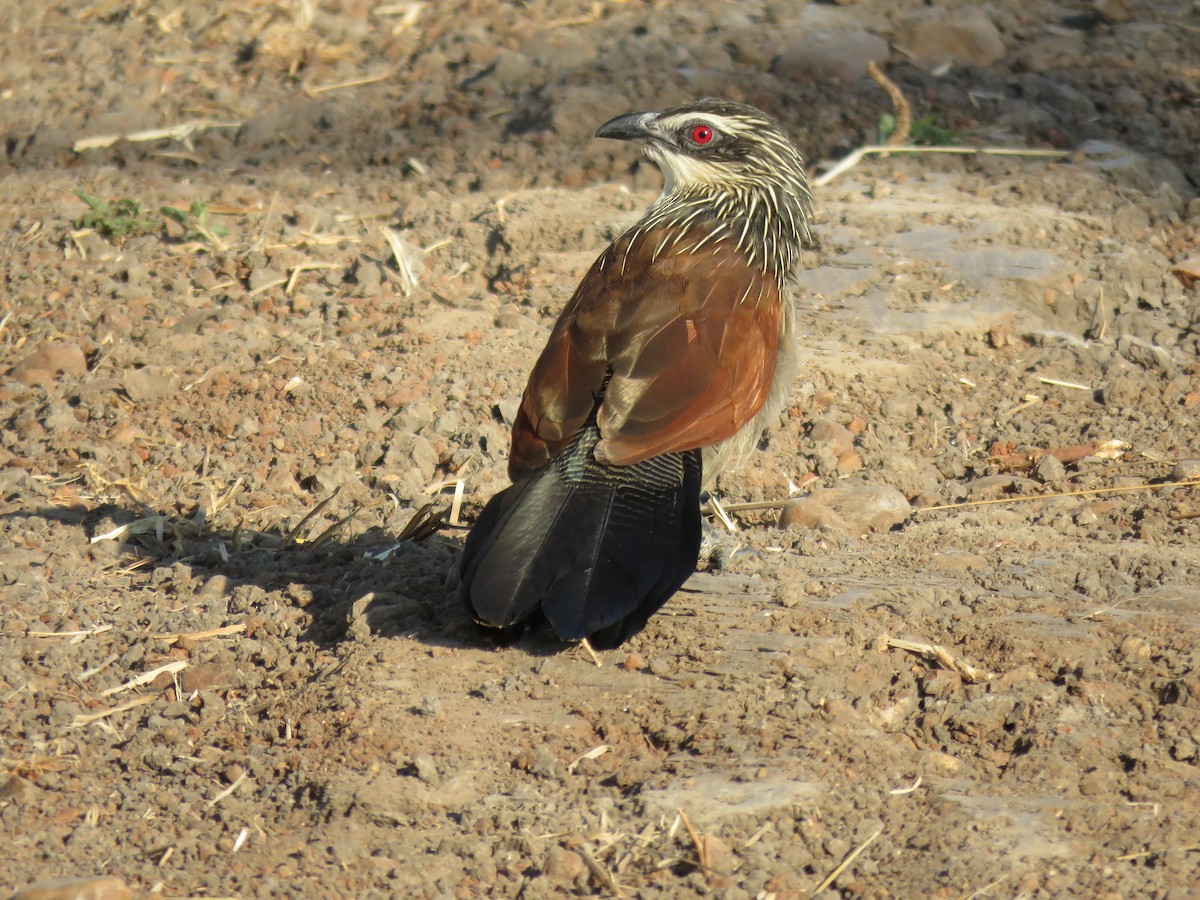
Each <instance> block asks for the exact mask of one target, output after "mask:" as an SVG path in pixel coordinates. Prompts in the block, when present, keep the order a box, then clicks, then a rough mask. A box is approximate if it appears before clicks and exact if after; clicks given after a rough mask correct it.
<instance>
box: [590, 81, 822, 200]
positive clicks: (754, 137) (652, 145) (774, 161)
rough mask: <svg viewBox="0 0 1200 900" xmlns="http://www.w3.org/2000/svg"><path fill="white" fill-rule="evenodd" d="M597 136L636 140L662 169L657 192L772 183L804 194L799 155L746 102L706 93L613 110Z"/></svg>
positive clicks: (773, 124)
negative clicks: (651, 108)
mask: <svg viewBox="0 0 1200 900" xmlns="http://www.w3.org/2000/svg"><path fill="white" fill-rule="evenodd" d="M596 136H597V137H603V138H615V139H617V140H623V141H636V142H637V143H639V144H641V145H642V148H643V152H644V153H645V154H646V156H647V157H649V158H650V159H651V160H653V161H654V162H655V163H656V164H657V165H658V167H659V168H660V169H661V170H662V172H663V177H664V185H663V194H664V195H670V194H674V193H680V194H689V193H694V192H723V191H743V190H745V189H746V188H747V187H767V186H770V187H774V188H776V189H782V190H784V191H786V192H787V193H790V194H793V195H797V196H798V197H802V198H804V199H805V201H806V202H805V205H807V199H808V197H809V196H810V192H809V187H808V179H807V178H806V177H805V174H804V160H803V159H802V158H801V156H800V153H799V151H798V150H796V148H795V146H793V144H792V142H791V141H790V140H788V138H787V135H786V134H784V132H783V129H782V128H781V127H780V126H779V124H778V123H777V122H775V121H774V120H773V119H771V118H770V117H768V116H767V115H766V114H764V113H762V112H760V111H759V110H757V109H755V108H754V107H752V106H747V105H746V104H744V103H735V102H733V101H732V100H720V99H715V98H711V97H710V98H706V99H704V100H697V101H694V102H692V103H685V104H684V105H682V106H674V107H671V108H670V109H665V110H663V111H662V112H635V113H627V114H626V115H623V116H617V117H616V118H615V119H611V120H609V121H608V122H605V123H604V124H603V125H601V126H600V129H599V130H598V131H597V132H596Z"/></svg>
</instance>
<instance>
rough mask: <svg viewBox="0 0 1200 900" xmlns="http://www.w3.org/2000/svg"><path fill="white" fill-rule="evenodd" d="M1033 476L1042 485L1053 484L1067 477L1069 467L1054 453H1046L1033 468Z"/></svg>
mask: <svg viewBox="0 0 1200 900" xmlns="http://www.w3.org/2000/svg"><path fill="white" fill-rule="evenodd" d="M1033 474H1034V475H1036V476H1037V480H1038V481H1040V482H1041V483H1042V484H1053V483H1055V482H1059V481H1062V480H1063V479H1064V478H1066V477H1067V467H1066V466H1064V465H1063V464H1062V460H1060V459H1059V458H1058V457H1057V456H1055V455H1054V454H1053V453H1046V454H1044V455H1043V456H1042V457H1041V458H1040V459H1039V460H1038V461H1037V464H1036V465H1035V466H1034V467H1033Z"/></svg>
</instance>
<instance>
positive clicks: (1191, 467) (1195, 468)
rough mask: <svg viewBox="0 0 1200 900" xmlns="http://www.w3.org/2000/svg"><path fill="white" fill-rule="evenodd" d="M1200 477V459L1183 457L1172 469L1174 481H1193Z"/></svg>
mask: <svg viewBox="0 0 1200 900" xmlns="http://www.w3.org/2000/svg"><path fill="white" fill-rule="evenodd" d="M1193 478H1200V459H1181V460H1180V461H1179V462H1177V463H1175V465H1174V467H1173V468H1172V469H1171V480H1172V481H1191V480H1192V479H1193Z"/></svg>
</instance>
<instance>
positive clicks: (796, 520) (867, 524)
mask: <svg viewBox="0 0 1200 900" xmlns="http://www.w3.org/2000/svg"><path fill="white" fill-rule="evenodd" d="M911 513H912V507H911V506H910V505H909V502H908V500H907V498H905V496H904V495H903V494H902V493H900V492H899V491H898V490H896V489H895V488H894V487H889V486H887V485H873V484H862V485H846V486H841V487H835V488H827V489H824V490H818V491H813V492H812V494H810V495H809V496H807V497H797V498H796V499H795V500H790V501H788V504H787V505H786V506H785V507H784V508H783V512H782V514H781V515H780V517H779V526H780V527H781V528H787V527H788V526H789V525H801V526H803V527H805V528H812V529H815V530H832V531H836V532H838V533H839V534H844V535H846V536H847V537H862V536H864V535H866V534H868V533H869V532H872V531H875V532H878V531H887V530H888V529H890V528H892V527H893V526H895V525H899V524H900V523H901V522H904V521H905V520H906V519H908V517H909V515H910V514H911Z"/></svg>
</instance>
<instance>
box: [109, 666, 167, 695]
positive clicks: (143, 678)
mask: <svg viewBox="0 0 1200 900" xmlns="http://www.w3.org/2000/svg"><path fill="white" fill-rule="evenodd" d="M187 667H188V662H187V660H184V659H176V660H172V661H171V662H169V663H166V664H164V665H161V666H159V667H158V668H157V669H150V670H149V671H148V672H143V673H142V674H141V675H138V676H137V677H136V678H131V679H129V681H127V682H125V683H124V684H120V685H117V686H116V687H110V688H107V689H106V690H103V691H101V692H100V696H101V697H111V696H112V695H113V694H120V693H122V692H124V691H130V690H133V689H134V688H135V687H141V686H142V685H144V684H149V683H150V682H152V681H153V680H154V679H155V678H157V677H158V676H159V675H162V674H163V673H164V672H165V673H169V674H171V675H174V674H176V673H177V672H182V671H183V670H184V669H186V668H187Z"/></svg>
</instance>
